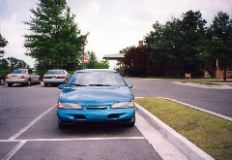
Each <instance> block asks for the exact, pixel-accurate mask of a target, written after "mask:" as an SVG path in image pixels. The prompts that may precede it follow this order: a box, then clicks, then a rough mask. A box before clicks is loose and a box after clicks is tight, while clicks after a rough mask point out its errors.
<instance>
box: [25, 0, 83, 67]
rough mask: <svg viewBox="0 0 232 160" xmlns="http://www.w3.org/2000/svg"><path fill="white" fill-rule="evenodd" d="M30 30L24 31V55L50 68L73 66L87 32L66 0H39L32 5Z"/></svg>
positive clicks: (78, 61)
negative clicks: (78, 23)
mask: <svg viewBox="0 0 232 160" xmlns="http://www.w3.org/2000/svg"><path fill="white" fill-rule="evenodd" d="M31 13H32V14H33V17H31V20H30V21H29V22H25V24H26V25H28V26H29V31H30V33H29V34H27V35H25V39H26V40H25V47H26V48H27V49H28V52H27V53H26V55H28V56H31V57H33V58H35V59H36V67H37V69H40V70H47V69H50V68H63V69H67V70H74V69H76V68H77V67H78V66H79V65H80V63H81V52H83V47H84V45H85V43H86V37H87V35H81V31H80V30H79V29H78V26H77V24H75V23H74V17H75V15H73V14H72V13H71V11H70V8H69V7H68V6H67V4H66V0H39V3H38V7H37V8H36V9H31Z"/></svg>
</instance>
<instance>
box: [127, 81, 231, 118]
mask: <svg viewBox="0 0 232 160" xmlns="http://www.w3.org/2000/svg"><path fill="white" fill-rule="evenodd" d="M126 80H127V81H128V82H131V83H133V84H134V86H135V87H134V89H133V93H134V94H135V96H162V97H168V98H173V99H176V100H179V101H182V102H185V103H189V104H192V105H195V106H198V107H201V108H204V109H207V110H210V111H213V112H217V113H220V114H223V115H226V116H229V117H232V89H206V88H198V87H191V86H183V85H179V84H174V82H175V81H176V80H170V79H143V78H126Z"/></svg>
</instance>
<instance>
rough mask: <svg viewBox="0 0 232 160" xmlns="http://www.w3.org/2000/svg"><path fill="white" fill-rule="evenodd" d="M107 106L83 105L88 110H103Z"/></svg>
mask: <svg viewBox="0 0 232 160" xmlns="http://www.w3.org/2000/svg"><path fill="white" fill-rule="evenodd" d="M107 107H108V106H85V108H86V109H89V110H104V109H107Z"/></svg>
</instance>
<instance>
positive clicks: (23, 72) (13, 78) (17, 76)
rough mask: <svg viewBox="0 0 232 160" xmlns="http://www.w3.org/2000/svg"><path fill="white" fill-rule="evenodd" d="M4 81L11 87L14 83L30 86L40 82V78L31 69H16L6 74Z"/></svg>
mask: <svg viewBox="0 0 232 160" xmlns="http://www.w3.org/2000/svg"><path fill="white" fill-rule="evenodd" d="M6 83H7V85H8V87H11V86H12V84H14V83H20V84H23V85H28V86H30V85H31V84H35V83H40V80H39V75H37V74H35V73H33V71H32V70H31V69H16V70H14V71H13V72H11V73H10V74H8V75H7V76H6Z"/></svg>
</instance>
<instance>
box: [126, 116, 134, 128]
mask: <svg viewBox="0 0 232 160" xmlns="http://www.w3.org/2000/svg"><path fill="white" fill-rule="evenodd" d="M134 125H135V116H134V118H133V120H132V122H129V123H127V124H126V126H127V127H134Z"/></svg>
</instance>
